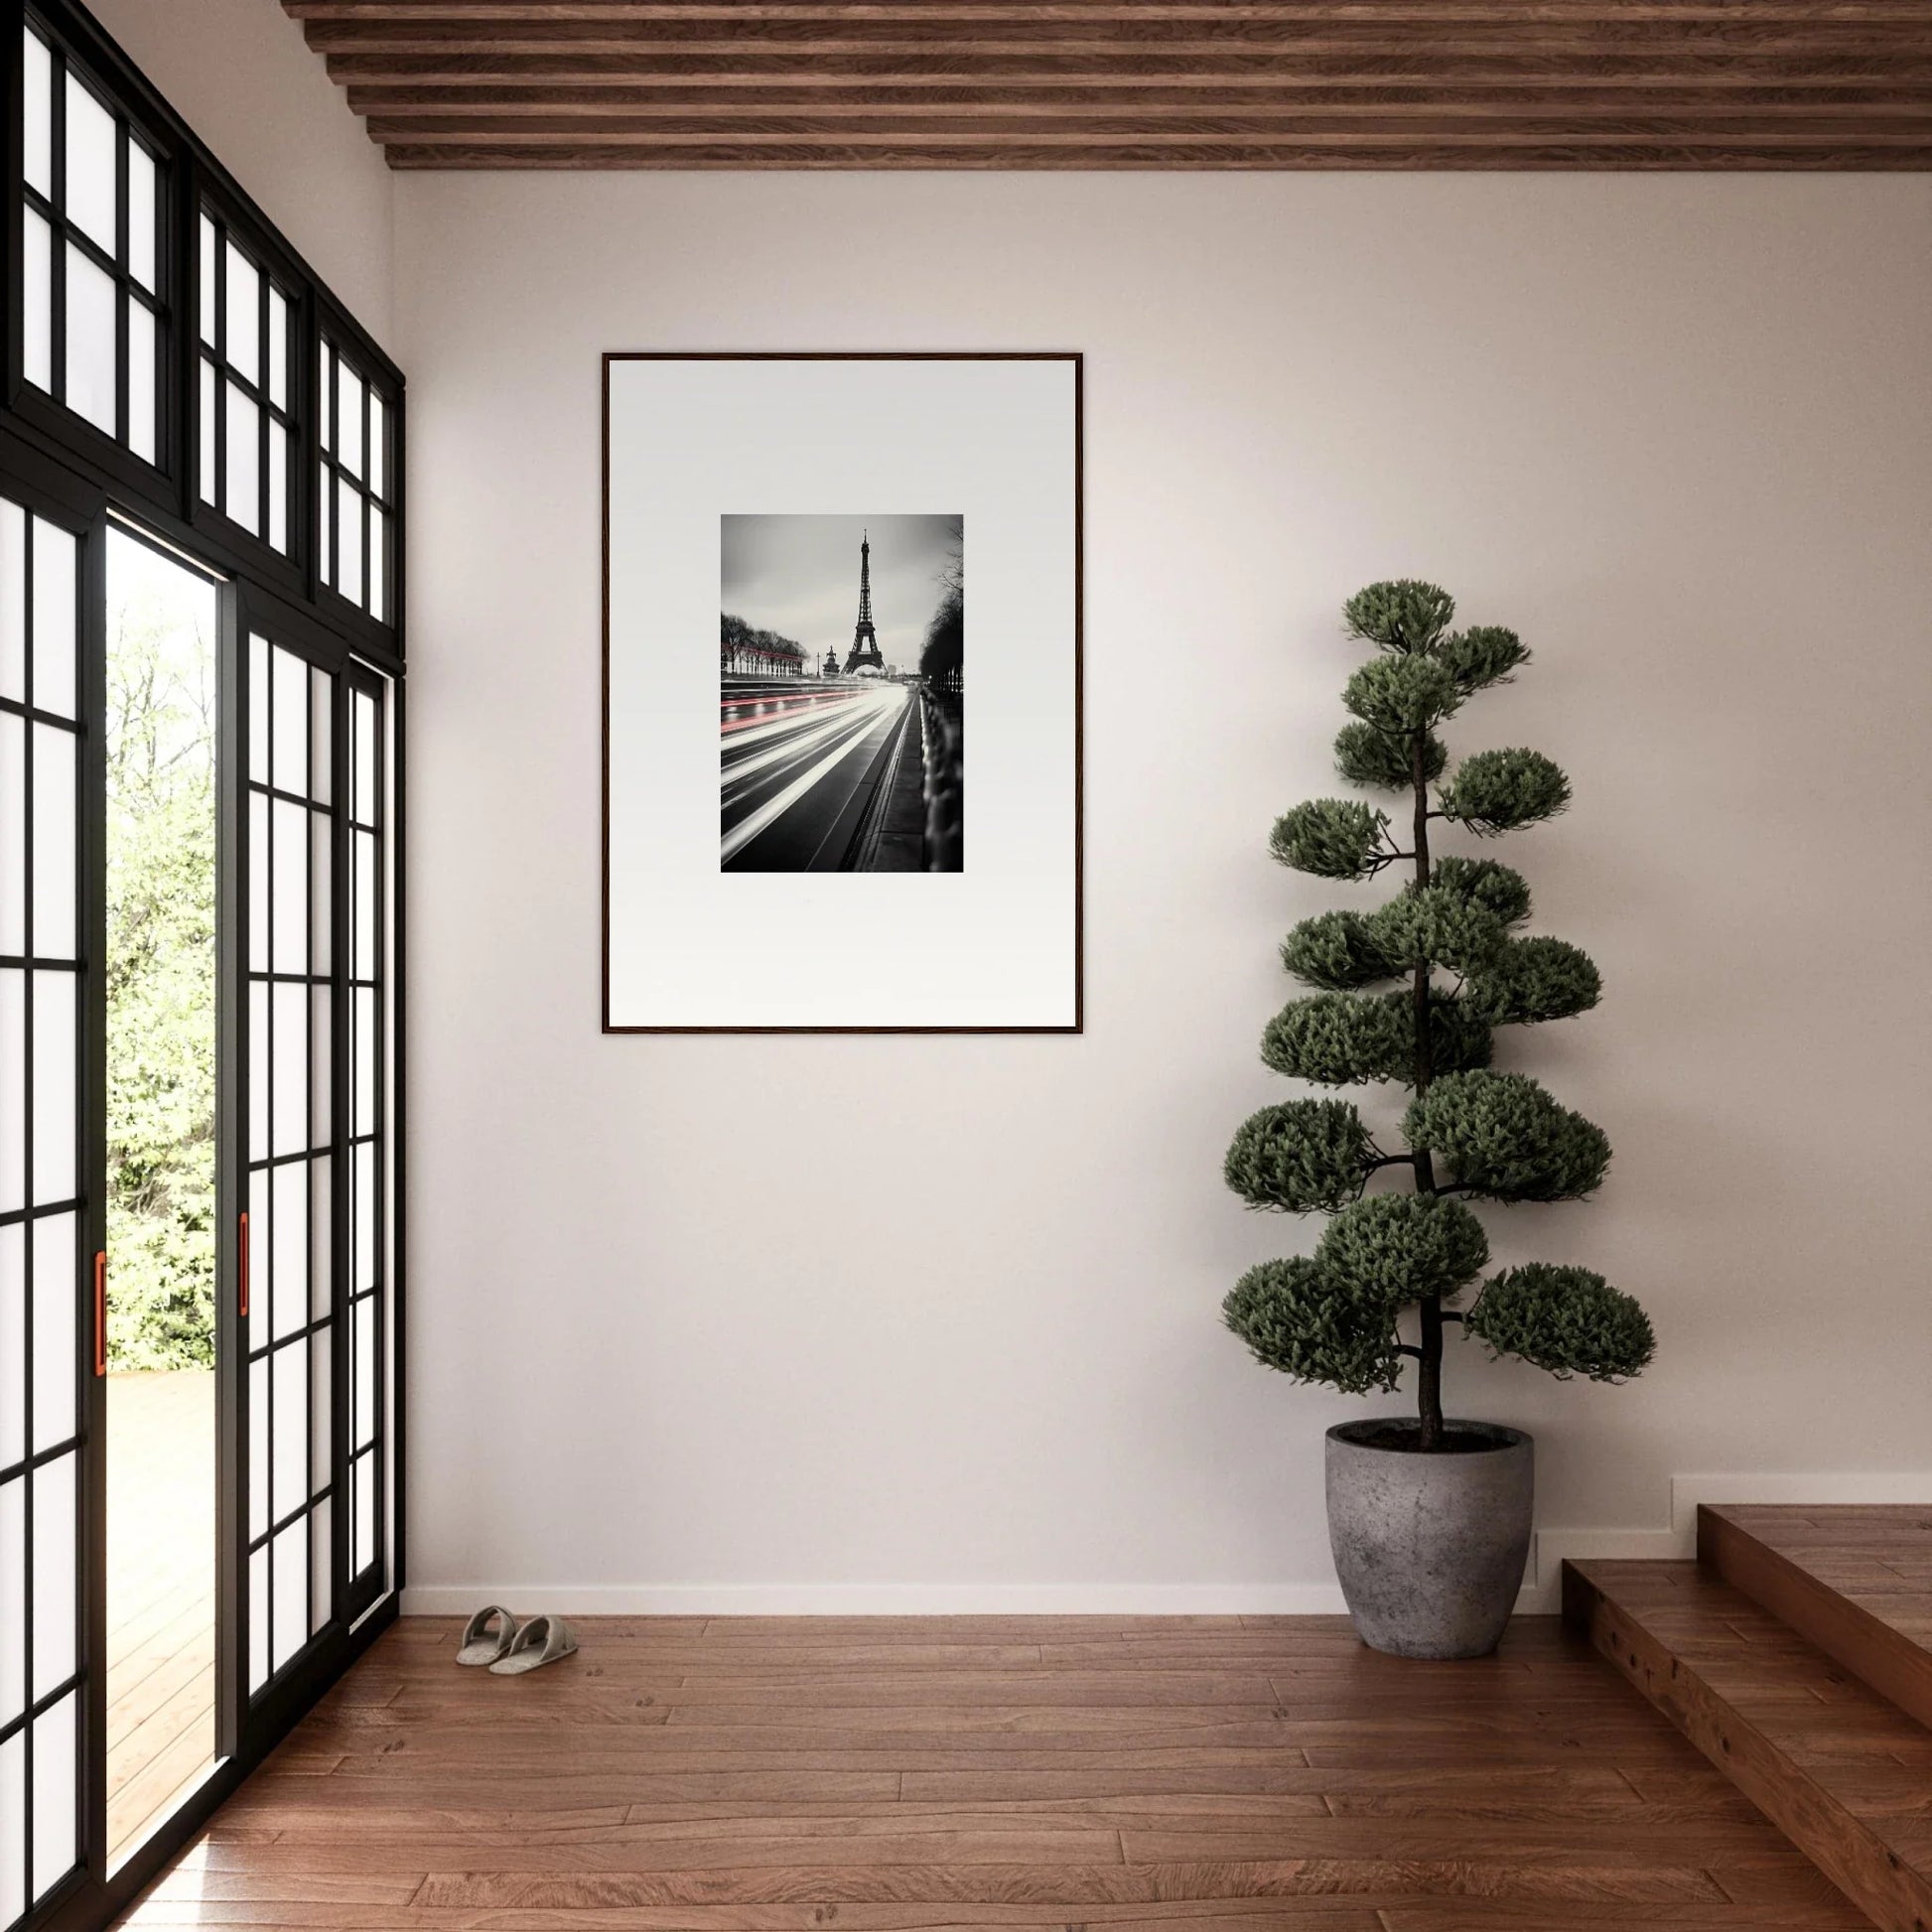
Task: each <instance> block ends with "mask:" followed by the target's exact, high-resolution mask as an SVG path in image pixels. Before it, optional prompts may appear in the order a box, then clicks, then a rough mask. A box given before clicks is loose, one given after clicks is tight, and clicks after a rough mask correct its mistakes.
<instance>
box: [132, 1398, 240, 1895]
mask: <svg viewBox="0 0 1932 1932" xmlns="http://www.w3.org/2000/svg"><path fill="white" fill-rule="evenodd" d="M213 1754H214V1376H213V1373H212V1371H210V1370H194V1369H184V1370H171V1371H167V1372H163V1373H152V1374H137V1375H115V1376H113V1377H112V1378H111V1379H110V1380H109V1382H108V1385H107V1843H108V1847H109V1853H108V1856H109V1860H110V1863H111V1862H115V1861H118V1859H119V1858H120V1856H121V1855H122V1854H123V1853H124V1852H126V1851H128V1850H130V1849H132V1847H133V1846H135V1845H136V1844H138V1843H139V1842H140V1841H141V1840H142V1839H143V1838H145V1837H147V1835H148V1833H149V1831H150V1830H152V1829H153V1827H154V1826H156V1825H158V1824H160V1823H161V1822H162V1820H163V1819H165V1818H166V1817H167V1816H168V1815H169V1814H170V1813H171V1812H172V1811H173V1810H174V1808H175V1804H176V1801H177V1798H178V1796H179V1795H180V1794H181V1793H182V1791H183V1788H184V1787H185V1786H188V1787H192V1786H193V1785H195V1784H197V1783H199V1782H200V1781H201V1779H202V1777H203V1776H204V1775H205V1774H206V1773H207V1770H208V1768H209V1767H210V1765H211V1764H212V1763H213Z"/></svg>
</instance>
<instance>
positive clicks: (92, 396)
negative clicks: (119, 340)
mask: <svg viewBox="0 0 1932 1932" xmlns="http://www.w3.org/2000/svg"><path fill="white" fill-rule="evenodd" d="M114 299H115V298H114V282H113V278H112V277H111V276H109V275H108V274H107V272H106V271H105V270H104V269H99V268H96V267H95V266H94V265H93V263H92V262H91V261H90V260H89V259H88V258H87V257H86V256H85V255H83V254H82V253H81V252H80V250H79V249H78V248H76V247H75V246H74V244H73V243H72V242H69V243H68V343H67V348H68V392H67V397H66V401H67V405H68V407H69V409H71V410H73V411H74V412H75V414H76V415H81V416H84V417H86V419H87V420H88V422H90V423H92V424H93V426H94V427H95V428H96V429H98V430H104V431H105V432H106V433H107V434H108V435H109V436H114V435H117V434H118V433H119V429H120V425H119V423H118V422H117V421H116V420H115V407H114Z"/></svg>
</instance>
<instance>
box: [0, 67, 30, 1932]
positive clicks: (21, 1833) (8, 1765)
mask: <svg viewBox="0 0 1932 1932" xmlns="http://www.w3.org/2000/svg"><path fill="white" fill-rule="evenodd" d="M28 38H29V39H30V40H31V39H32V38H33V37H32V36H31V35H29V36H28ZM6 1514H7V1505H6V1497H5V1492H4V1491H0V1535H4V1534H5V1533H6ZM4 1561H5V1558H4V1554H0V1562H4ZM26 1614H27V1613H26V1610H25V1609H24V1608H23V1609H22V1611H21V1619H22V1622H23V1623H24V1622H25V1620H26ZM16 1627H18V1626H16ZM8 1647H9V1648H11V1647H12V1646H8ZM0 1668H4V1666H0ZM26 1909H27V1733H26V1732H25V1731H24V1730H19V1731H15V1733H14V1734H13V1735H12V1736H11V1737H9V1738H8V1739H7V1741H6V1742H5V1743H4V1744H0V1925H11V1924H13V1922H14V1921H15V1920H16V1919H17V1918H19V1917H20V1916H21V1915H22V1913H24V1912H25V1911H26Z"/></svg>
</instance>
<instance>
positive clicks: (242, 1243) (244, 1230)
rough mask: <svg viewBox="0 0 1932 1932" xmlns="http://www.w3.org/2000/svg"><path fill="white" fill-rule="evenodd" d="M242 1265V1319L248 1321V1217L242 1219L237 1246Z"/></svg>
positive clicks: (244, 1216)
mask: <svg viewBox="0 0 1932 1932" xmlns="http://www.w3.org/2000/svg"><path fill="white" fill-rule="evenodd" d="M236 1248H237V1253H238V1256H239V1259H240V1263H241V1318H242V1320H244V1321H246V1320H247V1319H248V1217H247V1215H245V1214H244V1215H243V1216H242V1217H241V1233H240V1239H239V1241H238V1242H237V1244H236Z"/></svg>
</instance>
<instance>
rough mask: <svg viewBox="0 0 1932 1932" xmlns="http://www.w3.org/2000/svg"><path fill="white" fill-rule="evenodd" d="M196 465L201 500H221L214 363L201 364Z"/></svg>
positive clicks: (211, 501) (217, 502) (209, 501)
mask: <svg viewBox="0 0 1932 1932" xmlns="http://www.w3.org/2000/svg"><path fill="white" fill-rule="evenodd" d="M197 467H198V469H199V470H200V472H201V484H202V501H203V502H205V503H213V504H214V505H215V506H216V507H217V508H218V507H219V506H220V502H221V450H220V445H219V444H218V443H217V442H216V441H215V435H214V364H213V363H212V362H204V363H203V364H202V442H201V450H200V453H199V456H198V462H197Z"/></svg>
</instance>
